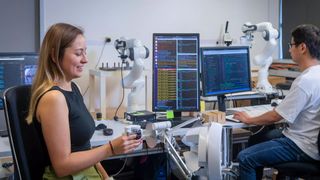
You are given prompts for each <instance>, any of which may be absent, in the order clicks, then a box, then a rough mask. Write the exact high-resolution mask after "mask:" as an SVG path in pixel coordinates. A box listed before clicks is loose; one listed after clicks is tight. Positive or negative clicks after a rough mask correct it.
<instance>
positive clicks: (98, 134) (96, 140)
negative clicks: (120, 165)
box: [90, 120, 164, 159]
mask: <svg viewBox="0 0 320 180" xmlns="http://www.w3.org/2000/svg"><path fill="white" fill-rule="evenodd" d="M95 123H96V125H97V124H100V123H103V124H105V125H106V126H107V127H108V128H111V129H113V135H112V136H105V135H103V132H102V131H95V133H94V135H93V136H92V138H91V140H90V143H91V146H92V147H95V146H100V145H103V144H106V143H108V142H109V141H110V140H112V139H115V138H117V137H119V136H121V135H122V134H123V133H124V129H125V127H126V126H127V125H128V124H125V123H122V122H120V121H114V120H101V121H95ZM158 153H164V148H163V147H162V146H156V147H154V148H146V147H144V148H143V149H140V150H135V151H133V152H131V153H128V154H119V155H116V156H112V157H108V159H118V158H123V157H133V156H141V155H150V154H158Z"/></svg>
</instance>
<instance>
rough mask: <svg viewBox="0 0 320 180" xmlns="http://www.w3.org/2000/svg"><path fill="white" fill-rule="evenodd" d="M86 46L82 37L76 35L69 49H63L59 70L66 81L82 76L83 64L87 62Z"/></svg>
mask: <svg viewBox="0 0 320 180" xmlns="http://www.w3.org/2000/svg"><path fill="white" fill-rule="evenodd" d="M86 50H87V46H86V42H85V38H84V36H83V35H78V36H77V37H76V39H75V40H74V42H73V43H72V44H71V46H70V47H68V48H66V49H65V53H64V56H63V59H62V64H61V68H62V70H63V72H64V74H65V76H66V80H67V81H71V80H72V79H75V78H79V77H80V76H81V75H82V71H83V68H84V64H86V63H87V62H88V57H87V52H86Z"/></svg>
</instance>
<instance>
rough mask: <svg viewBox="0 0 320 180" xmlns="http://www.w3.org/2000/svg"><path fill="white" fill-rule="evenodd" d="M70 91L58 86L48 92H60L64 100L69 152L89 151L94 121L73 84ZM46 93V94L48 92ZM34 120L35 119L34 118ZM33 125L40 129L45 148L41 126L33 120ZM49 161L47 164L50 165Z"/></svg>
mask: <svg viewBox="0 0 320 180" xmlns="http://www.w3.org/2000/svg"><path fill="white" fill-rule="evenodd" d="M71 87H72V91H65V90H63V89H61V88H60V87H58V86H53V87H52V88H51V89H50V90H48V91H51V90H58V91H60V92H61V93H62V94H63V95H64V97H65V98H66V102H67V105H68V109H69V115H68V116H69V128H70V137H71V152H77V151H85V150H89V149H91V144H90V139H91V137H92V135H93V133H94V130H95V123H94V120H93V118H92V116H91V114H90V113H89V111H88V109H87V108H86V106H85V104H84V101H83V97H82V95H81V93H80V91H79V89H78V87H77V85H76V84H75V83H73V82H72V83H71ZM48 91H47V92H48ZM35 118H36V117H35ZM33 122H35V125H36V126H38V127H40V128H37V129H40V132H39V133H40V134H41V136H42V137H41V138H42V140H43V145H44V147H46V144H45V141H44V139H43V134H42V131H41V124H40V123H39V122H38V120H36V119H34V121H33ZM47 158H48V160H49V154H48V151H47ZM50 164H51V163H50V160H49V164H48V165H50Z"/></svg>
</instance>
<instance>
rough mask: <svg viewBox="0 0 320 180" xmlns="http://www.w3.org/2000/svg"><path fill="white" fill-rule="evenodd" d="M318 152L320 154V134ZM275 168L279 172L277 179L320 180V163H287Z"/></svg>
mask: <svg viewBox="0 0 320 180" xmlns="http://www.w3.org/2000/svg"><path fill="white" fill-rule="evenodd" d="M318 151H319V154H320V132H319V135H318ZM273 168H275V169H277V170H278V175H277V179H278V180H279V179H295V178H298V177H299V178H303V179H320V161H318V162H316V163H308V162H287V163H282V164H277V165H275V166H274V167H273Z"/></svg>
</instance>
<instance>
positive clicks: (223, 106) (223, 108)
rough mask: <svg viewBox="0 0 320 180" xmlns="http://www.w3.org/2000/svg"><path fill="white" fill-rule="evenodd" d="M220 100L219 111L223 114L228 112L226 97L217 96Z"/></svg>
mask: <svg viewBox="0 0 320 180" xmlns="http://www.w3.org/2000/svg"><path fill="white" fill-rule="evenodd" d="M217 100H218V110H219V111H222V112H226V102H225V100H226V96H225V95H218V96H217Z"/></svg>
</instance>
